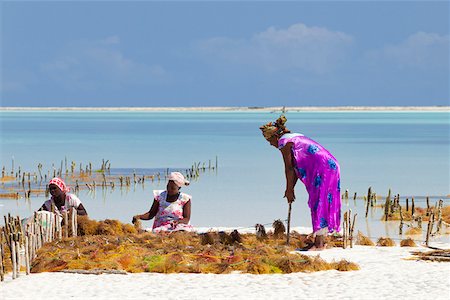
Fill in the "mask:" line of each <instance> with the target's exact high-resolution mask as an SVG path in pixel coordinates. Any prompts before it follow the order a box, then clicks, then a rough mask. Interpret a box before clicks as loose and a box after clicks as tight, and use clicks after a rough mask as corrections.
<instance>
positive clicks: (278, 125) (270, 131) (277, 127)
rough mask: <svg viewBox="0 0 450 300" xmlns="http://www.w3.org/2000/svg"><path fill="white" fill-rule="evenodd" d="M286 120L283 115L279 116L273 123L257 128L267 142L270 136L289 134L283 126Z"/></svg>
mask: <svg viewBox="0 0 450 300" xmlns="http://www.w3.org/2000/svg"><path fill="white" fill-rule="evenodd" d="M286 121H287V119H286V117H285V116H284V115H281V116H280V117H279V118H278V119H277V120H276V121H275V122H269V123H267V124H266V125H263V126H261V127H259V129H261V131H262V134H263V135H264V138H265V139H266V140H269V139H270V138H271V137H272V136H274V135H277V136H282V135H283V134H285V133H288V132H290V131H289V130H288V129H287V128H286V127H285V126H284V123H286Z"/></svg>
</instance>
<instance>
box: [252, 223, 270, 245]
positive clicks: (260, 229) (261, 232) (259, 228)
mask: <svg viewBox="0 0 450 300" xmlns="http://www.w3.org/2000/svg"><path fill="white" fill-rule="evenodd" d="M255 229H256V239H257V240H258V241H261V240H265V239H267V233H266V228H264V225H262V224H256V225H255Z"/></svg>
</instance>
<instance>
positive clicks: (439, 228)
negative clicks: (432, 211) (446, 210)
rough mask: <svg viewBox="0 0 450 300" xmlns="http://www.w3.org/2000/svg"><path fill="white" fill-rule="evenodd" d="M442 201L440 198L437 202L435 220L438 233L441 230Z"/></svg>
mask: <svg viewBox="0 0 450 300" xmlns="http://www.w3.org/2000/svg"><path fill="white" fill-rule="evenodd" d="M443 203H444V201H443V200H442V199H439V204H438V220H437V225H436V233H439V232H440V231H441V228H442V205H443Z"/></svg>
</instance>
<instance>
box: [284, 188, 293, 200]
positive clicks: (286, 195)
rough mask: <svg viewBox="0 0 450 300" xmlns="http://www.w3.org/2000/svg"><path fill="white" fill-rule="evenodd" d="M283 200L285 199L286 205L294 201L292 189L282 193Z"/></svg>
mask: <svg viewBox="0 0 450 300" xmlns="http://www.w3.org/2000/svg"><path fill="white" fill-rule="evenodd" d="M284 198H286V199H287V202H288V203H292V202H294V201H295V193H294V189H288V190H286V191H285V192H284Z"/></svg>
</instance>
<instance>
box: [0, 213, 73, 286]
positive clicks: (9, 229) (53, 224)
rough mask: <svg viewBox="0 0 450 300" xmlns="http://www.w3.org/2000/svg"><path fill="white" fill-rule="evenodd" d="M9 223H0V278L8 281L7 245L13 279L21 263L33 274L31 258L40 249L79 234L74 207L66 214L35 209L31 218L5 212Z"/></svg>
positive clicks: (5, 217) (27, 271)
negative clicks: (2, 225)
mask: <svg viewBox="0 0 450 300" xmlns="http://www.w3.org/2000/svg"><path fill="white" fill-rule="evenodd" d="M4 220H5V226H4V227H0V281H4V276H5V263H6V260H7V258H8V257H7V255H6V247H7V248H8V250H9V259H10V261H11V266H12V279H16V278H17V277H19V274H20V268H21V266H24V267H25V272H26V274H27V275H28V274H30V268H31V261H32V260H33V259H34V258H35V257H36V256H37V254H36V253H37V251H38V250H39V249H40V248H41V247H42V246H43V245H44V244H45V243H48V242H52V241H53V240H55V239H58V240H61V239H62V238H63V237H64V238H68V237H69V236H77V223H78V222H77V211H76V209H74V208H72V209H71V210H70V211H69V212H63V213H62V214H58V213H51V212H35V213H34V215H33V216H32V217H31V218H29V219H24V220H20V218H19V217H18V216H17V217H11V215H10V214H8V216H4Z"/></svg>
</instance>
